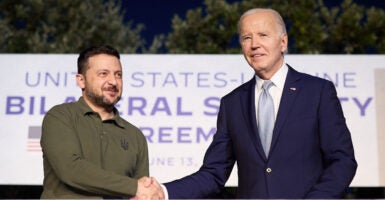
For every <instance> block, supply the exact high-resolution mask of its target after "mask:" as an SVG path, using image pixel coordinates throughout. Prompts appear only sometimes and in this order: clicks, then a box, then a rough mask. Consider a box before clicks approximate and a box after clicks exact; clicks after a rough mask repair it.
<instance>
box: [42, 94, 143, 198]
mask: <svg viewBox="0 0 385 200" xmlns="http://www.w3.org/2000/svg"><path fill="white" fill-rule="evenodd" d="M114 112H115V117H114V118H112V119H109V120H104V121H102V119H101V118H100V116H99V114H98V113H96V112H94V111H92V110H91V108H90V107H89V106H88V105H87V104H86V102H85V101H84V99H83V98H82V97H81V98H80V99H79V100H78V102H74V103H66V104H61V105H57V106H54V107H53V108H52V109H50V110H49V111H48V112H47V114H46V115H45V117H44V120H43V126H42V136H41V141H40V143H41V147H42V150H43V164H44V183H43V193H42V195H41V198H50V199H55V198H121V197H130V196H135V194H136V190H137V179H139V178H141V177H143V176H149V166H148V165H149V163H148V149H147V142H146V139H145V137H144V135H143V133H142V132H141V131H140V130H139V129H138V128H137V127H135V126H133V125H132V124H130V123H129V122H127V121H126V120H124V119H123V118H121V117H120V116H119V112H118V111H117V110H116V108H114Z"/></svg>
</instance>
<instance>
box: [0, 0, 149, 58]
mask: <svg viewBox="0 0 385 200" xmlns="http://www.w3.org/2000/svg"><path fill="white" fill-rule="evenodd" d="M0 8H1V9H0V34H1V37H0V52H2V53H75V52H79V51H80V50H81V49H83V48H85V47H87V46H89V45H93V44H102V43H104V44H110V45H113V46H114V47H116V48H117V49H119V50H120V52H122V53H134V52H138V51H141V50H143V48H144V44H145V41H144V39H142V38H141V37H140V33H141V31H142V30H143V28H144V26H143V25H141V24H139V25H137V26H136V27H135V28H132V22H129V23H124V22H123V16H124V13H123V11H122V9H121V5H120V4H119V3H116V2H115V1H103V0H70V1H57V0H2V1H0Z"/></svg>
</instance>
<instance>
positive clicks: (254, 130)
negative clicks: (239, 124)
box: [240, 77, 266, 159]
mask: <svg viewBox="0 0 385 200" xmlns="http://www.w3.org/2000/svg"><path fill="white" fill-rule="evenodd" d="M255 83H256V80H255V77H254V78H253V79H251V80H250V81H249V82H248V84H247V85H246V86H245V87H244V88H243V92H242V93H241V95H240V98H241V102H242V104H241V105H242V113H243V115H244V116H243V117H244V119H246V120H247V124H248V126H249V130H250V131H249V132H248V133H249V135H250V138H251V140H252V142H253V144H254V147H255V149H256V150H257V152H258V153H259V154H260V156H261V157H263V158H265V159H266V156H265V152H264V150H263V147H262V143H261V140H260V138H259V136H258V135H259V133H258V127H257V118H256V113H255Z"/></svg>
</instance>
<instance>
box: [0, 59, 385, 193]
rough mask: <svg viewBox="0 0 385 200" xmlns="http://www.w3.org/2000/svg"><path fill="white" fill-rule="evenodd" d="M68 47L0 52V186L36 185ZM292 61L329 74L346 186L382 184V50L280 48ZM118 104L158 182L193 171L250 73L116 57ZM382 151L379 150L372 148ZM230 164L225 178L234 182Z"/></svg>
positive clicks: (66, 79)
mask: <svg viewBox="0 0 385 200" xmlns="http://www.w3.org/2000/svg"><path fill="white" fill-rule="evenodd" d="M76 59H77V55H75V54H0V66H1V69H2V70H3V72H2V73H3V75H2V78H1V79H0V85H1V86H2V89H1V94H0V95H1V96H0V122H1V124H0V159H1V165H0V185H41V184H42V180H43V165H42V153H41V149H40V144H39V140H40V135H41V123H42V119H43V117H44V114H45V113H46V112H47V111H48V110H49V109H50V108H51V107H52V106H54V105H56V104H60V103H65V102H72V101H76V100H77V99H78V98H79V96H80V94H81V90H80V89H79V88H78V87H77V85H76V81H75V75H76V71H77V68H76ZM286 61H287V63H289V64H290V65H291V66H293V67H294V68H295V69H297V70H299V71H302V72H306V73H309V74H312V75H315V76H319V77H322V78H325V79H329V80H331V81H333V82H334V84H335V86H336V88H337V92H338V96H339V98H340V101H341V103H342V107H343V110H344V113H345V117H346V120H347V124H348V126H349V128H350V131H351V134H352V138H353V144H354V148H355V153H356V158H357V161H358V170H357V174H356V176H355V178H354V180H353V182H352V185H351V186H385V156H383V155H385V150H384V148H385V125H384V124H385V56H383V55H287V56H286ZM121 62H122V65H123V78H124V89H123V95H122V99H121V100H120V102H119V103H118V104H117V108H118V109H119V111H120V114H121V116H122V117H123V118H125V119H126V120H128V121H129V122H131V123H132V124H134V125H136V126H137V127H139V128H140V129H141V130H142V131H143V133H144V134H145V136H146V137H147V141H148V145H149V154H150V175H151V176H154V177H156V178H158V179H159V181H160V182H166V181H170V180H174V179H177V178H181V177H183V176H185V175H188V174H190V173H192V172H195V171H196V170H198V169H199V167H200V165H201V163H202V160H203V156H204V153H205V151H206V149H207V147H208V145H209V144H210V142H211V140H212V137H213V135H214V134H215V130H216V119H217V113H218V108H219V101H220V98H221V97H222V96H224V95H225V94H227V93H228V92H230V91H231V90H233V89H234V88H235V87H237V86H239V85H240V84H242V83H244V82H246V81H248V80H249V79H251V78H252V76H253V71H252V70H251V67H249V66H248V64H247V63H246V62H245V60H244V58H243V56H242V55H122V58H121ZM380 155H382V156H380ZM235 171H236V169H234V171H233V173H232V176H231V178H230V180H229V181H228V183H227V186H236V185H237V177H236V175H235V174H236V173H235Z"/></svg>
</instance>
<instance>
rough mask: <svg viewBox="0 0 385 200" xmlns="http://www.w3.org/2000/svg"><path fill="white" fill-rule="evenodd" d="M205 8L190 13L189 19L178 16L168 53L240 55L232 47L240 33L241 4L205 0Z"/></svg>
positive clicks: (168, 43) (174, 23) (171, 34)
mask: <svg viewBox="0 0 385 200" xmlns="http://www.w3.org/2000/svg"><path fill="white" fill-rule="evenodd" d="M205 5H206V9H205V11H204V12H203V10H202V8H197V9H194V10H193V9H191V10H189V11H187V14H186V19H185V20H183V19H181V18H180V17H179V16H178V15H175V16H174V18H173V19H172V28H173V31H172V32H171V33H170V34H169V35H168V36H167V41H166V47H167V49H168V51H169V53H238V52H239V48H234V47H231V46H230V43H231V41H232V39H233V38H234V33H236V32H237V21H238V18H239V12H238V10H237V5H238V3H235V4H234V5H231V4H228V3H227V2H226V1H224V0H206V1H205Z"/></svg>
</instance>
